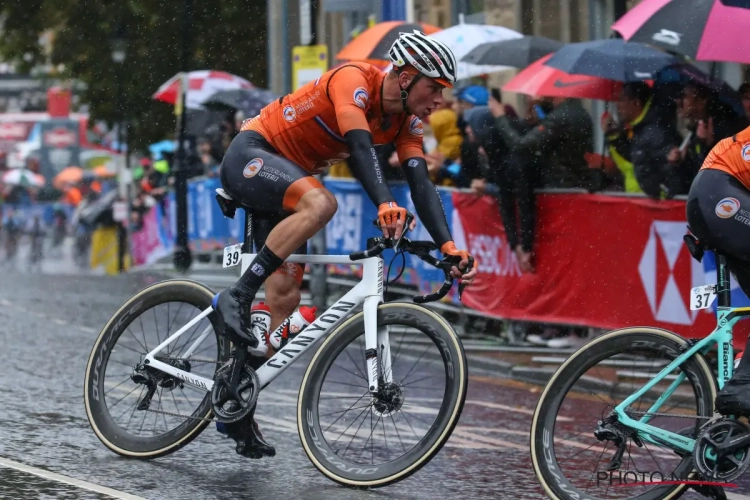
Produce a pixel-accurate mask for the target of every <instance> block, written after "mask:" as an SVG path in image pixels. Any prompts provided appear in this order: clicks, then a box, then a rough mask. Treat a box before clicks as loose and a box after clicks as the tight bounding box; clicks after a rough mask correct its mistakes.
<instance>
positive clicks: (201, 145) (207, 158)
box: [198, 136, 221, 177]
mask: <svg viewBox="0 0 750 500" xmlns="http://www.w3.org/2000/svg"><path fill="white" fill-rule="evenodd" d="M198 156H199V157H200V162H201V171H202V173H203V175H207V176H209V177H216V176H218V175H219V167H220V166H221V163H220V162H219V161H218V160H217V159H216V157H215V156H214V151H213V147H212V145H211V139H210V138H209V137H207V136H202V137H200V138H199V139H198Z"/></svg>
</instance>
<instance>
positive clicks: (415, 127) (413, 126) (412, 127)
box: [409, 116, 424, 136]
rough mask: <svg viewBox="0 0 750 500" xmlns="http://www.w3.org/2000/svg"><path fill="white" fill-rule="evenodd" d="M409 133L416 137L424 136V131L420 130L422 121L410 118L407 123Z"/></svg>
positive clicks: (414, 117)
mask: <svg viewBox="0 0 750 500" xmlns="http://www.w3.org/2000/svg"><path fill="white" fill-rule="evenodd" d="M409 132H410V133H411V135H418V136H421V135H422V134H424V129H423V128H422V120H420V119H419V118H417V117H416V116H412V117H411V121H410V122H409Z"/></svg>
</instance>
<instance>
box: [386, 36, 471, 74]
mask: <svg viewBox="0 0 750 500" xmlns="http://www.w3.org/2000/svg"><path fill="white" fill-rule="evenodd" d="M388 56H389V57H390V59H391V62H392V63H393V67H394V68H396V69H397V71H399V70H400V69H401V68H403V67H404V66H406V65H411V66H413V67H414V68H415V69H416V70H417V71H419V72H420V73H421V74H422V75H424V76H428V77H430V78H435V79H439V80H442V82H441V83H444V84H446V86H448V87H452V86H453V82H455V81H456V71H457V64H456V57H455V56H454V55H453V52H452V51H451V49H449V48H448V46H447V45H445V44H444V43H443V42H439V41H437V40H435V39H434V38H431V37H429V36H427V35H425V34H424V33H422V32H421V31H419V30H414V32H413V33H401V34H399V37H398V38H397V39H396V41H395V42H393V45H391V50H390V51H389V52H388Z"/></svg>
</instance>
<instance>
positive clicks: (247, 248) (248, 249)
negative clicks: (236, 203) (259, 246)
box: [242, 208, 253, 254]
mask: <svg viewBox="0 0 750 500" xmlns="http://www.w3.org/2000/svg"><path fill="white" fill-rule="evenodd" d="M242 253H243V254H245V253H253V214H252V212H250V209H249V208H245V239H244V240H243V241H242Z"/></svg>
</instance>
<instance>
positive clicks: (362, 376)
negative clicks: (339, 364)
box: [342, 349, 367, 380]
mask: <svg viewBox="0 0 750 500" xmlns="http://www.w3.org/2000/svg"><path fill="white" fill-rule="evenodd" d="M344 352H345V353H346V355H347V356H349V359H351V360H352V364H353V365H354V369H355V370H357V371H359V367H358V366H357V363H356V362H355V361H354V358H353V357H352V355H351V354H349V350H348V349H344ZM366 368H367V365H365V371H367V370H366ZM342 370H343V368H342ZM349 373H352V372H349ZM357 376H358V377H361V378H363V379H365V380H367V377H365V376H364V375H357Z"/></svg>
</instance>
